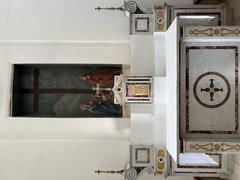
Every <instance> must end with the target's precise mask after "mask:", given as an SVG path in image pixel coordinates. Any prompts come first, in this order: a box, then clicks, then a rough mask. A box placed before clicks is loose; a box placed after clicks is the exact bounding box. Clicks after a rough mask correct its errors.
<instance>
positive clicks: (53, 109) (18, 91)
mask: <svg viewBox="0 0 240 180" xmlns="http://www.w3.org/2000/svg"><path fill="white" fill-rule="evenodd" d="M121 73H122V65H68V64H61V65H53V64H41V65H37V64H19V65H13V82H12V98H11V116H13V117H122V107H121V106H120V105H118V104H114V96H113V93H112V92H111V90H110V89H111V88H112V87H113V85H114V76H115V75H120V74H121Z"/></svg>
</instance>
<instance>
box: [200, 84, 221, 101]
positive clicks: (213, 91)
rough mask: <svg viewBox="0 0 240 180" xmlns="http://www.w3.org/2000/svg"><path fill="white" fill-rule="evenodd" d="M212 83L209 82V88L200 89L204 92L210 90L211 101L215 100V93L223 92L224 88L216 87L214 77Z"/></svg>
mask: <svg viewBox="0 0 240 180" xmlns="http://www.w3.org/2000/svg"><path fill="white" fill-rule="evenodd" d="M209 81H210V84H209V87H207V88H201V89H200V91H201V92H203V91H205V92H208V93H209V95H210V101H214V94H215V93H216V92H223V88H216V87H215V85H214V83H213V81H214V79H210V80H209Z"/></svg>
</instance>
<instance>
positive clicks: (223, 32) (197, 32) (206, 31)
mask: <svg viewBox="0 0 240 180" xmlns="http://www.w3.org/2000/svg"><path fill="white" fill-rule="evenodd" d="M184 37H240V27H239V26H219V27H206V26H205V27H196V26H195V27H194V26H189V27H185V28H184Z"/></svg>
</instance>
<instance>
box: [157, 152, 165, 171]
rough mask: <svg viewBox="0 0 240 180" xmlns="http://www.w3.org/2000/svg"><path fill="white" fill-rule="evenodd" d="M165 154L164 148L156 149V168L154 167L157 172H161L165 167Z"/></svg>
mask: <svg viewBox="0 0 240 180" xmlns="http://www.w3.org/2000/svg"><path fill="white" fill-rule="evenodd" d="M165 154H166V153H165V150H164V149H158V150H157V168H156V172H157V174H163V171H164V169H165V161H166V156H165Z"/></svg>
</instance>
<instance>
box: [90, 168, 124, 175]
mask: <svg viewBox="0 0 240 180" xmlns="http://www.w3.org/2000/svg"><path fill="white" fill-rule="evenodd" d="M94 172H95V173H97V174H121V175H122V174H123V172H124V169H122V170H118V171H114V170H111V171H100V170H99V169H98V170H97V171H94Z"/></svg>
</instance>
